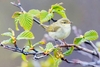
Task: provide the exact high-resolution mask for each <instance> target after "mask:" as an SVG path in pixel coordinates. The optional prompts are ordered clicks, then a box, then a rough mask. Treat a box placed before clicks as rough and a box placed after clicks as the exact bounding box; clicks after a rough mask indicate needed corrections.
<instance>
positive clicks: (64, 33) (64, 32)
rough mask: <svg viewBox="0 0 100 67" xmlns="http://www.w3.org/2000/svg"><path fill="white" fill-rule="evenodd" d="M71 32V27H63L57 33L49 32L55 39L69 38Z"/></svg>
mask: <svg viewBox="0 0 100 67" xmlns="http://www.w3.org/2000/svg"><path fill="white" fill-rule="evenodd" d="M70 31H71V26H70V25H63V27H61V28H59V29H58V30H57V31H56V32H49V35H50V36H51V37H52V38H54V39H60V40H62V39H65V38H67V37H68V36H69V34H70Z"/></svg>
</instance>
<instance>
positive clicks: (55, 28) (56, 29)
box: [40, 18, 71, 40]
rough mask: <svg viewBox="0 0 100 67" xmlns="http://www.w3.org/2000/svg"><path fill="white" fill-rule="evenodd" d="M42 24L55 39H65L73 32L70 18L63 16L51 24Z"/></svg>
mask: <svg viewBox="0 0 100 67" xmlns="http://www.w3.org/2000/svg"><path fill="white" fill-rule="evenodd" d="M40 25H41V26H42V27H43V28H44V29H45V30H46V31H47V32H48V34H49V36H51V37H52V38H53V39H58V40H59V39H60V40H63V39H65V38H67V37H68V36H69V34H70V32H71V22H70V20H69V19H68V18H61V19H59V20H57V21H56V22H54V23H52V24H50V25H45V24H40Z"/></svg>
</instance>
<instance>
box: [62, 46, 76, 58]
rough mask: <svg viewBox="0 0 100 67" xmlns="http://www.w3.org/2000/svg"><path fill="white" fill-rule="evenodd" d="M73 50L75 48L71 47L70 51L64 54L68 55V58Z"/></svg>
mask: <svg viewBox="0 0 100 67" xmlns="http://www.w3.org/2000/svg"><path fill="white" fill-rule="evenodd" d="M73 50H74V46H72V47H70V48H69V50H67V51H66V52H64V53H63V54H64V55H66V56H69V55H71V54H72V52H73Z"/></svg>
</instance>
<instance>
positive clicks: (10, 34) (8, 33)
mask: <svg viewBox="0 0 100 67" xmlns="http://www.w3.org/2000/svg"><path fill="white" fill-rule="evenodd" d="M1 35H2V36H9V37H11V36H12V33H11V32H5V33H3V34H1Z"/></svg>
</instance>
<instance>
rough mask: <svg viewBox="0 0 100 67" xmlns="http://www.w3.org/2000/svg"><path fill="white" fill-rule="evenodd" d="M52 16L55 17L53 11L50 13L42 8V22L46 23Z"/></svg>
mask: <svg viewBox="0 0 100 67" xmlns="http://www.w3.org/2000/svg"><path fill="white" fill-rule="evenodd" d="M51 18H53V13H48V12H47V11H45V10H42V11H41V13H40V22H41V23H45V22H47V21H49V20H50V19H51Z"/></svg>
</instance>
